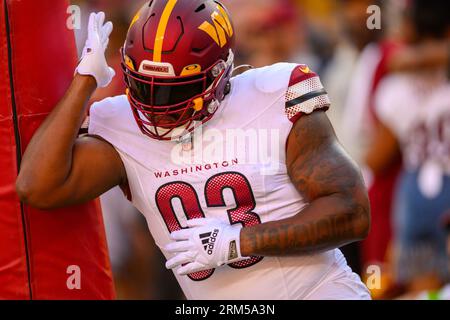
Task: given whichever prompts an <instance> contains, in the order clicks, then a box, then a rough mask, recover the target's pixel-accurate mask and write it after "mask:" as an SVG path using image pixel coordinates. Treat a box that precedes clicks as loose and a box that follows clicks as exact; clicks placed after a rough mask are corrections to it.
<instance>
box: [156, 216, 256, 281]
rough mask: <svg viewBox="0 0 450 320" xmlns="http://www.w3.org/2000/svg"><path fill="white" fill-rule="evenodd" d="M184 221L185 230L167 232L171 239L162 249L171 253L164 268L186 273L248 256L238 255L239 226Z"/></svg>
mask: <svg viewBox="0 0 450 320" xmlns="http://www.w3.org/2000/svg"><path fill="white" fill-rule="evenodd" d="M187 224H188V227H189V229H183V230H179V231H176V232H173V233H172V234H171V235H170V237H171V239H172V240H174V242H172V243H170V244H168V245H167V246H166V247H165V250H166V251H167V252H169V253H170V254H174V256H173V257H172V258H171V259H169V260H168V261H167V263H166V268H167V269H174V268H177V267H179V269H178V270H177V273H178V274H179V275H187V274H190V273H193V272H198V271H203V270H208V269H212V268H217V267H219V266H221V265H224V264H228V263H233V262H237V261H241V260H245V259H248V258H245V257H242V256H241V249H240V232H241V228H242V227H241V226H240V225H233V226H231V225H229V224H226V223H224V222H221V221H219V220H216V219H194V220H188V222H187Z"/></svg>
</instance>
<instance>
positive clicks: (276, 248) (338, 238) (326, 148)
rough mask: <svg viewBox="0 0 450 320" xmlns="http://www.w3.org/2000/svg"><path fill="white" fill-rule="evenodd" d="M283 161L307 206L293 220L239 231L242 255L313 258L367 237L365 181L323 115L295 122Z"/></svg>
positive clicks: (367, 209)
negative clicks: (304, 256) (313, 255)
mask: <svg viewBox="0 0 450 320" xmlns="http://www.w3.org/2000/svg"><path fill="white" fill-rule="evenodd" d="M286 162H287V167H288V173H289V176H290V178H291V180H292V183H293V184H294V185H295V187H296V188H297V190H298V191H299V193H300V194H301V195H302V196H303V197H304V198H305V200H306V201H307V202H308V203H309V204H308V205H307V206H306V207H305V209H303V210H302V211H301V212H300V213H299V214H297V215H295V216H293V217H291V218H288V219H285V220H281V221H275V222H268V223H264V224H260V225H257V226H254V227H250V228H244V229H242V231H241V252H242V255H243V256H251V255H261V256H279V255H301V254H311V253H317V252H322V251H327V250H331V249H334V248H338V247H341V246H343V245H345V244H348V243H351V242H354V241H358V240H362V239H364V238H365V237H366V236H367V234H368V231H369V226H370V208H369V202H368V198H367V193H366V189H365V186H364V183H363V180H362V178H361V175H360V173H359V171H358V169H357V167H356V165H355V164H354V163H353V161H352V160H351V159H350V158H349V157H348V156H347V155H346V153H345V151H344V150H343V148H342V147H341V145H340V144H339V142H338V141H337V138H336V136H335V133H334V131H333V128H332V127H331V124H330V122H329V120H328V118H327V116H326V115H325V113H324V112H323V111H316V112H313V113H312V114H311V115H307V116H306V115H305V116H303V117H301V118H300V119H299V120H298V121H297V122H296V124H295V126H294V128H293V129H292V131H291V134H290V136H289V138H288V148H287V161H286Z"/></svg>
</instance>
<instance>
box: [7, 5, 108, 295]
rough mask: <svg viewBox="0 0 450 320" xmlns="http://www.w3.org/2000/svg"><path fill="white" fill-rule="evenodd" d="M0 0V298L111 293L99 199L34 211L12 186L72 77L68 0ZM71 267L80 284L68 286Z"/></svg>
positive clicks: (73, 52)
mask: <svg viewBox="0 0 450 320" xmlns="http://www.w3.org/2000/svg"><path fill="white" fill-rule="evenodd" d="M0 1H1V2H0V3H1V4H0V6H1V12H0V172H1V180H0V252H1V254H0V298H3V299H113V298H114V297H115V294H114V287H113V280H112V272H111V269H110V263H109V257H108V252H107V244H106V237H105V232H104V226H103V220H102V216H101V211H100V206H99V204H98V202H97V201H96V202H91V203H88V204H85V205H82V206H78V207H74V208H66V209H62V210H56V211H39V210H36V209H33V208H30V207H28V206H22V205H21V204H20V203H19V201H18V198H17V195H16V194H15V191H14V184H15V178H16V176H17V168H18V166H19V164H20V160H21V155H22V154H23V151H24V150H25V149H26V146H27V144H28V143H29V141H30V139H31V137H32V136H33V134H34V132H35V131H36V129H37V128H38V127H39V125H40V124H41V123H42V121H43V120H44V119H45V117H46V116H47V115H48V114H49V113H50V112H51V110H52V108H53V107H54V106H55V104H56V103H57V102H58V101H59V99H61V97H62V96H63V94H64V92H65V91H66V89H67V88H68V87H69V84H70V81H71V79H72V77H73V70H74V68H75V66H76V61H77V56H76V47H75V39H74V34H73V31H71V30H69V29H67V27H66V20H67V19H68V17H69V16H68V14H67V13H66V10H67V8H68V5H69V3H68V1H65V0H58V1H54V0H41V1H20V0H0ZM55 134H58V133H57V132H55ZM70 266H77V267H79V271H80V280H81V282H80V284H81V289H70V288H69V287H68V286H67V280H68V278H69V277H70V275H71V274H68V273H67V272H68V268H69V267H70ZM69 271H70V269H69Z"/></svg>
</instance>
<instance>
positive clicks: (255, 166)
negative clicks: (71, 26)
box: [17, 0, 370, 299]
mask: <svg viewBox="0 0 450 320" xmlns="http://www.w3.org/2000/svg"><path fill="white" fill-rule="evenodd" d="M104 22H105V14H104V13H98V14H95V13H93V14H91V16H90V20H89V27H88V28H89V34H88V40H87V43H86V47H85V49H84V52H83V56H82V59H81V61H80V63H79V65H78V67H77V70H76V75H75V77H74V79H73V82H72V84H71V86H70V88H69V89H68V91H67V93H66V94H65V96H64V97H63V98H62V100H61V101H60V102H59V104H58V105H57V106H56V108H55V109H54V111H53V112H52V113H51V114H50V115H49V116H48V118H47V119H46V121H45V123H44V124H43V125H42V126H41V127H40V128H39V130H38V131H37V133H36V135H35V136H34V137H33V139H32V141H31V143H30V145H29V147H28V149H27V150H26V153H25V155H24V158H23V162H22V167H21V170H20V174H19V177H18V180H17V191H18V194H19V196H20V198H21V200H22V201H23V202H24V203H27V204H29V205H31V206H34V207H37V208H41V209H52V208H57V207H63V206H67V205H73V204H78V203H83V202H85V201H88V200H90V199H94V198H96V197H98V196H99V195H101V194H103V193H104V192H106V191H107V190H109V189H111V188H112V187H114V186H117V185H119V186H121V187H122V189H123V190H124V191H125V193H126V194H127V196H128V197H129V199H130V200H131V201H132V202H133V204H134V205H135V206H136V208H137V209H139V211H140V212H142V213H143V214H144V215H145V217H146V219H147V222H148V227H149V230H150V232H151V234H152V236H153V238H154V239H155V242H156V244H157V245H158V246H159V247H160V248H161V250H162V252H163V253H164V255H165V256H166V258H167V264H166V266H167V267H168V268H170V269H173V270H174V274H175V276H176V278H177V279H178V281H179V283H180V286H181V287H182V289H183V291H184V293H185V295H186V297H187V298H188V299H369V298H370V296H369V294H368V291H367V289H366V287H365V286H364V284H363V283H362V282H361V280H360V279H359V277H358V276H357V275H356V274H354V273H353V272H352V271H351V270H350V268H349V267H348V266H347V263H346V261H345V258H344V257H343V255H342V254H341V252H340V251H339V250H338V248H339V247H340V246H342V245H345V244H347V243H350V242H354V241H358V240H361V239H363V238H365V237H366V235H367V233H368V230H369V225H370V213H369V205H368V200H367V194H366V190H365V187H364V183H363V181H362V179H361V176H360V173H359V170H358V168H357V167H356V165H355V164H354V162H353V161H352V160H351V159H350V158H349V157H348V156H347V154H346V153H345V152H344V150H343V149H342V147H341V146H340V144H339V142H338V141H337V139H336V137H335V134H334V131H333V128H332V126H331V125H330V122H329V120H328V118H327V116H326V114H325V111H326V110H327V109H328V108H329V106H330V102H329V99H328V96H327V93H326V91H325V89H324V88H323V86H322V84H321V81H320V79H319V77H318V76H317V75H316V74H315V73H314V72H313V71H311V70H310V69H309V68H308V67H307V66H305V65H296V64H290V63H279V64H275V65H273V66H268V67H265V68H261V69H253V70H250V71H247V72H245V73H243V74H241V75H239V76H236V77H232V73H233V68H234V66H233V56H234V51H233V50H234V37H235V30H234V28H233V24H232V22H231V20H230V17H229V13H228V12H227V10H226V8H225V7H224V6H223V5H222V4H221V3H220V2H218V1H213V0H190V1H185V0H153V1H149V2H147V3H146V4H145V5H144V6H143V7H142V8H141V9H140V11H139V12H138V13H137V15H136V16H135V17H134V19H133V21H132V22H131V26H130V29H129V31H128V35H127V38H126V40H125V43H124V46H123V49H122V51H121V54H122V61H123V63H122V65H123V76H124V79H125V82H126V86H127V90H126V94H125V95H122V96H117V97H112V98H108V99H106V100H104V101H101V102H99V103H96V104H94V105H93V106H92V108H91V110H90V124H89V135H88V136H84V137H78V130H79V128H80V126H81V124H82V122H83V119H84V115H85V112H86V110H87V101H88V100H89V97H90V96H91V95H92V93H93V92H94V90H95V89H96V88H97V87H105V86H107V85H108V84H109V82H110V81H111V79H112V78H113V77H114V72H113V71H112V69H111V68H109V67H108V65H107V62H106V59H105V55H104V52H105V50H106V48H107V45H108V37H109V35H110V33H111V30H112V24H111V22H108V23H104ZM236 132H237V133H239V132H240V133H242V132H244V133H248V135H249V136H251V135H252V133H256V135H257V139H256V140H254V141H256V144H257V146H256V147H258V148H261V149H262V151H264V152H265V153H266V158H267V159H269V160H270V161H268V162H267V161H262V160H261V161H259V162H258V161H250V160H249V159H248V158H251V157H250V156H252V155H253V152H254V149H252V148H254V147H255V146H254V145H253V144H245V143H244V144H242V139H240V138H239V137H240V136H239V134H234V135H233V133H236ZM230 133H231V134H230ZM269 135H270V137H271V139H270V141H269V145H270V148H267V147H266V144H267V143H265V142H267V141H268V139H264V137H265V136H266V137H267V136H269ZM214 137H216V138H217V137H222V139H219V138H217V139H214ZM230 137H231V138H230ZM233 137H235V138H236V137H238V139H237V140H239V141H237V142H238V143H237V145H234V147H229V145H232V146H233V143H231V141H230V139H233ZM244 140H245V139H244ZM258 141H262V142H261V143H259V142H258ZM239 143H241V144H239ZM260 144H261V145H260ZM224 145H226V146H227V149H228V151H229V152H227V153H226V154H225V153H224V152H219V150H220V149H221V147H223V146H224ZM211 149H214V150H216V151H217V152H206V151H207V150H211ZM257 151H258V152H260V151H261V150H257ZM180 159H181V160H180ZM189 159H194V161H192V162H189V161H186V160H189Z"/></svg>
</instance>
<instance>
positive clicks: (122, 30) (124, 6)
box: [72, 0, 450, 299]
mask: <svg viewBox="0 0 450 320" xmlns="http://www.w3.org/2000/svg"><path fill="white" fill-rule="evenodd" d="M144 2H145V1H142V0H140V1H137V0H136V1H126V0H108V1H104V0H72V4H75V5H79V6H80V7H81V9H82V10H81V13H82V16H81V18H82V24H81V26H82V28H81V29H80V30H76V32H75V33H76V39H77V44H78V49H79V52H80V51H81V50H82V48H83V45H84V41H85V38H86V28H85V26H86V25H87V19H88V14H89V12H91V11H99V10H101V11H105V12H106V14H107V18H108V19H111V20H112V21H113V23H114V31H113V33H112V36H111V41H110V45H109V49H108V52H107V55H108V61H109V63H110V65H111V66H112V67H113V68H114V69H115V70H116V72H117V74H118V75H117V76H116V77H115V79H114V81H113V83H112V84H111V85H110V86H109V87H108V88H105V89H100V90H98V91H97V92H96V94H95V97H94V98H93V101H98V100H101V99H103V98H105V97H108V96H113V95H118V94H123V92H124V85H123V83H122V78H121V76H120V57H119V48H120V47H121V45H122V44H123V41H124V38H125V35H126V31H127V29H128V25H129V22H130V21H131V18H132V17H133V15H134V14H135V12H136V11H137V10H138V9H139V7H140V6H141V5H142V4H143V3H144ZM223 2H224V3H225V4H226V5H227V6H228V8H229V10H230V11H231V14H232V17H233V20H234V23H235V29H236V32H237V47H238V48H237V63H236V65H239V64H241V63H245V64H251V65H253V66H255V67H260V66H264V65H268V64H272V63H275V62H279V61H289V62H297V63H305V64H308V65H309V66H310V67H311V69H313V70H315V71H316V72H317V73H318V74H319V75H320V76H321V78H322V81H323V82H324V86H325V87H326V88H327V90H328V92H329V94H330V98H331V100H332V109H331V110H330V112H329V116H330V118H331V120H332V122H333V124H334V126H335V129H336V132H337V134H338V137H339V139H340V140H341V142H342V143H343V144H344V146H345V148H346V149H347V150H348V151H349V153H350V154H351V155H352V157H353V158H354V159H355V160H356V161H357V162H358V163H359V164H360V166H361V167H362V169H363V172H364V173H365V178H366V180H367V183H368V186H369V187H370V197H371V205H372V215H373V216H372V219H373V223H372V230H371V233H370V236H369V238H368V239H367V240H366V241H364V242H362V243H359V244H353V245H350V246H348V247H346V248H344V249H343V250H344V253H345V255H346V257H347V259H348V261H349V263H350V264H351V266H352V267H353V269H354V270H355V271H356V272H358V273H359V274H360V275H361V277H362V278H363V279H365V280H368V281H369V282H370V281H373V279H372V278H371V275H374V274H375V275H377V273H376V271H377V270H381V287H379V288H372V294H373V296H374V298H395V297H412V298H415V297H424V295H425V296H426V297H428V296H430V294H425V293H424V292H435V291H436V290H438V289H439V288H442V287H444V285H445V282H446V280H447V278H446V275H445V272H442V273H444V275H436V274H435V272H430V273H429V274H422V275H421V276H417V274H414V273H413V274H414V276H413V277H412V278H408V280H402V277H401V274H402V272H403V271H404V270H402V268H403V267H404V266H403V265H401V264H400V265H399V264H396V263H395V261H397V260H396V259H397V258H396V257H397V256H398V249H396V248H397V245H398V244H397V240H396V233H395V231H394V229H395V227H394V226H393V223H392V221H394V219H395V216H396V208H397V207H396V206H395V202H396V201H398V200H396V193H397V192H398V191H397V185H398V179H399V178H398V177H399V172H400V171H401V170H402V169H401V152H400V151H399V150H398V149H399V148H398V147H397V144H398V141H397V142H396V141H395V140H393V141H392V143H388V142H389V141H391V140H392V139H391V140H389V139H387V138H386V139H383V137H386V135H385V133H384V132H383V130H384V129H385V125H384V124H383V122H382V121H381V120H380V119H378V117H377V115H376V112H374V108H375V106H374V104H375V102H374V96H375V95H376V93H377V92H376V91H377V89H378V85H379V83H380V82H381V81H382V80H383V78H384V77H387V76H389V74H390V73H395V72H399V71H407V72H412V73H414V72H419V71H420V72H422V71H423V70H425V69H427V70H428V69H429V70H430V72H437V73H439V72H446V70H447V69H448V56H449V55H448V47H449V45H448V43H449V40H448V39H449V37H448V36H446V35H442V36H440V37H435V39H433V40H432V41H421V40H417V39H414V36H413V34H414V21H413V18H412V17H411V14H408V13H410V9H409V8H410V7H411V5H412V3H413V1H407V0H404V1H402V0H386V1H379V2H377V1H375V0H373V1H368V0H322V1H315V0H296V1H294V0H292V1H290V0H245V1H243V0H224V1H223ZM419 2H420V1H419ZM422 2H423V1H422ZM432 2H433V1H431V3H432ZM442 3H443V5H444V3H446V2H442ZM373 4H377V5H379V6H380V7H381V18H382V22H381V29H379V30H378V29H375V30H369V28H368V27H367V20H368V18H369V16H370V14H369V13H368V12H367V9H368V7H369V6H371V5H373ZM444 6H445V5H444ZM442 10H443V11H444V12H447V13H448V6H447V9H445V8H442ZM419 18H421V17H419ZM422 18H423V19H422V20H425V21H426V18H427V17H422ZM436 20H439V19H436ZM447 20H448V18H447ZM447 23H448V21H447ZM447 26H448V24H447ZM447 30H448V28H447ZM447 34H450V33H449V32H447ZM413 39H414V40H413ZM403 94H405V95H406V94H407V93H406V92H402V91H399V92H398V95H399V96H402V95H403ZM428 94H431V90H430V92H428V91H426V92H424V93H423V95H424V96H425V97H426V96H427V95H428ZM448 98H450V96H448ZM447 100H450V99H447ZM393 107H395V106H393ZM400 118H401V117H400ZM398 121H402V119H398ZM449 125H450V124H449V123H448V122H447V123H446V126H445V128H444V132H446V134H447V136H446V137H447V139H449V138H450V137H449ZM449 144H450V142H449V140H446V147H447V149H446V150H447V151H446V152H447V156H448V155H449V153H448V151H449V150H450V147H449ZM446 187H447V185H446V186H444V189H443V190H441V193H442V194H444V195H445V194H447V196H446V197H445V196H444V200H445V203H446V204H447V207H446V209H447V210H449V209H450V207H449V206H448V204H449V200H448V198H449V197H450V196H449V195H450V190H448V188H447V189H445V188H446ZM122 198H123V197H122V196H121V194H120V190H112V191H111V192H109V193H108V194H106V195H105V196H103V197H102V205H103V208H104V219H105V225H106V229H107V236H108V244H109V251H110V257H111V262H112V266H113V271H114V276H115V283H116V289H117V294H118V298H119V299H179V298H183V296H182V293H181V292H180V290H179V288H178V285H177V283H176V281H175V279H174V277H173V276H172V274H171V272H169V271H167V270H165V269H164V261H163V258H162V255H161V254H160V253H159V251H158V250H157V248H156V247H155V245H154V242H153V240H152V239H151V237H150V235H149V233H148V231H147V230H148V229H147V226H146V223H145V221H144V219H143V217H142V216H140V215H139V213H138V212H135V210H134V209H133V208H131V207H130V206H129V204H127V203H126V202H125V201H122V200H119V199H122ZM425 207H426V208H427V207H429V208H430V210H434V209H433V208H432V207H433V206H425ZM444 208H445V205H444ZM439 210H441V211H442V209H439ZM441 213H442V214H441ZM421 214H423V215H424V217H425V219H426V217H427V215H428V214H429V215H430V219H433V218H431V217H432V216H433V215H432V212H430V213H429V212H426V210H425V212H422V213H421ZM439 216H440V219H441V218H442V219H444V212H439ZM410 219H413V218H412V217H410ZM412 223H414V221H413V220H412ZM431 223H437V222H435V221H431ZM440 228H441V229H442V230H443V229H444V223H443V222H442V223H441V220H439V226H437V228H436V230H437V231H436V232H440ZM428 236H429V235H428ZM424 237H425V238H426V237H427V235H424ZM428 245H431V246H433V245H437V244H433V243H431V244H430V243H428ZM425 251H427V250H425ZM429 251H430V252H431V253H430V254H432V252H433V250H429ZM427 252H428V251H427ZM433 258H434V257H430V261H431V260H433ZM417 259H422V260H421V261H423V262H424V263H427V261H424V260H427V259H428V258H427V256H426V253H425V254H424V255H422V256H420V257H419V258H417ZM412 261H414V260H412ZM378 268H379V269H378ZM443 268H444V269H445V268H446V267H445V266H444V267H443ZM374 270H375V273H373V272H374ZM373 283H375V284H376V283H377V282H376V281H375V282H373Z"/></svg>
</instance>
